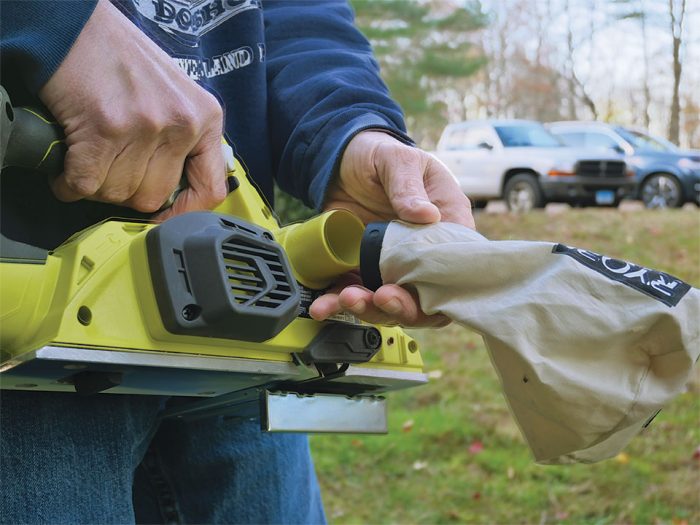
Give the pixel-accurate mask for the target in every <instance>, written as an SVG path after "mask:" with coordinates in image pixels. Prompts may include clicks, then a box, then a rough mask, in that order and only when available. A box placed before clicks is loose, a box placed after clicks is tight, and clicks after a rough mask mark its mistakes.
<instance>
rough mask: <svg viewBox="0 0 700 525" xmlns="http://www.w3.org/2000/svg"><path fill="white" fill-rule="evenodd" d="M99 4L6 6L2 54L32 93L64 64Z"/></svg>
mask: <svg viewBox="0 0 700 525" xmlns="http://www.w3.org/2000/svg"><path fill="white" fill-rule="evenodd" d="M96 5H97V0H64V1H60V2H49V1H28V2H3V5H2V18H3V22H2V32H3V40H4V42H3V45H2V47H3V54H4V55H5V57H6V58H7V60H8V62H10V63H11V64H12V68H13V69H14V70H15V71H19V72H21V75H22V78H23V80H24V81H25V83H26V84H27V86H28V87H29V89H31V90H32V91H33V92H38V91H39V90H40V89H41V87H42V86H43V85H44V84H45V83H46V82H47V81H48V80H49V78H51V75H53V74H54V72H55V71H56V69H57V68H58V66H59V65H60V64H61V62H63V59H64V58H65V57H66V55H67V54H68V52H69V51H70V49H71V47H72V46H73V44H74V43H75V40H76V39H77V38H78V35H79V34H80V32H81V31H82V30H83V27H84V26H85V24H86V23H87V21H88V19H89V18H90V16H91V15H92V13H93V11H94V10H95V6H96Z"/></svg>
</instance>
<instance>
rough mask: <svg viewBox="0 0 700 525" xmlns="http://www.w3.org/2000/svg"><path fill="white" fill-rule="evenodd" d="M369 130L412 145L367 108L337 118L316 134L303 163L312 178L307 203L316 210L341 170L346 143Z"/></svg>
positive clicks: (396, 129) (411, 142)
mask: <svg viewBox="0 0 700 525" xmlns="http://www.w3.org/2000/svg"><path fill="white" fill-rule="evenodd" d="M369 129H371V130H377V131H384V132H386V133H388V134H390V135H392V136H393V137H395V138H396V139H398V140H400V141H401V142H403V143H405V144H408V145H410V146H414V145H415V143H414V142H413V141H412V140H411V138H410V137H409V136H408V135H406V133H404V132H403V131H401V130H400V129H398V128H397V127H396V125H395V124H393V123H392V122H391V121H390V120H388V119H387V118H385V117H383V116H382V115H379V114H377V113H371V112H368V111H367V109H366V108H351V109H349V110H347V111H344V112H343V113H341V114H340V115H336V116H335V117H334V118H332V119H331V120H329V121H328V122H327V123H326V125H325V126H324V127H323V128H322V129H321V130H320V131H319V132H318V133H317V134H316V136H315V137H314V139H313V140H312V141H311V144H309V147H308V148H307V150H306V154H305V155H304V160H303V162H302V165H303V166H304V170H305V171H306V173H314V174H315V176H314V178H313V179H312V180H311V183H310V184H309V191H308V201H309V203H310V204H311V205H312V206H313V207H314V208H315V209H317V210H321V209H322V207H323V203H324V201H325V197H326V191H327V189H328V185H329V183H330V182H331V180H332V178H333V177H334V176H335V175H336V174H337V172H338V169H339V168H340V161H341V159H342V156H343V152H344V151H345V148H346V146H347V145H348V143H349V142H350V141H351V140H352V139H353V137H354V136H355V135H357V134H358V133H360V132H361V131H366V130H369ZM327 130H329V131H327Z"/></svg>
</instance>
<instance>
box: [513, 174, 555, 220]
mask: <svg viewBox="0 0 700 525" xmlns="http://www.w3.org/2000/svg"><path fill="white" fill-rule="evenodd" d="M503 199H504V200H505V201H506V204H507V205H508V209H509V210H510V211H512V212H515V213H526V212H528V211H530V210H532V209H533V208H542V207H543V206H544V205H545V201H544V196H543V195H542V190H541V189H540V185H539V184H538V182H537V179H535V177H533V176H532V175H528V174H525V173H522V174H520V175H515V176H514V177H513V178H511V179H510V180H509V181H508V182H507V183H506V187H505V188H504V190H503Z"/></svg>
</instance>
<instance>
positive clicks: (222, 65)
mask: <svg viewBox="0 0 700 525" xmlns="http://www.w3.org/2000/svg"><path fill="white" fill-rule="evenodd" d="M1 18H2V22H1V24H2V25H1V27H0V30H1V32H0V35H1V36H2V41H1V43H0V52H1V53H2V82H3V85H4V86H5V88H6V89H7V90H8V92H9V94H10V96H11V98H12V99H13V101H14V102H15V103H18V104H20V105H25V104H30V105H31V104H36V103H39V102H40V103H42V104H43V105H44V106H45V107H46V108H47V109H48V111H49V112H50V113H51V114H53V115H54V117H55V118H56V120H57V122H58V123H59V124H61V125H62V126H63V128H64V129H65V133H66V144H67V146H68V151H67V154H66V158H65V167H64V172H63V173H62V174H60V175H59V176H57V177H55V178H52V179H50V180H49V183H48V184H47V183H46V182H45V180H43V179H40V178H37V177H36V176H32V175H31V174H28V173H21V174H20V173H16V170H11V169H6V170H4V172H3V176H2V180H1V181H0V183H1V184H2V191H1V192H0V199H1V205H0V225H1V228H2V234H3V235H5V236H7V237H9V238H11V239H13V240H15V241H19V242H24V243H28V244H32V245H34V246H40V247H43V248H47V249H50V248H52V247H55V246H56V245H58V244H60V242H62V241H63V240H65V239H66V238H67V237H68V236H69V235H70V234H71V233H73V232H75V231H77V230H80V229H81V228H84V227H86V226H88V225H90V224H94V223H95V222H97V221H99V220H102V219H104V218H107V217H110V216H122V217H124V216H144V215H146V216H151V215H152V214H154V213H157V212H158V210H159V209H160V207H161V205H162V203H163V202H164V201H165V200H166V199H167V198H168V196H169V195H170V194H171V192H172V191H173V189H174V188H175V186H176V185H177V183H178V181H179V178H180V175H181V173H183V171H184V173H185V174H186V176H187V180H188V188H187V189H186V190H185V191H183V192H182V193H181V194H180V195H179V196H178V198H177V200H176V201H175V203H174V204H173V206H172V207H171V208H170V209H169V210H167V211H165V212H161V213H159V214H157V215H156V220H166V219H167V218H168V217H170V216H172V215H174V214H179V213H184V212H186V211H191V210H199V209H209V208H212V207H214V206H215V205H216V204H217V203H219V202H220V201H221V200H222V199H223V198H224V197H225V193H226V189H225V187H224V183H223V172H224V160H223V157H222V154H221V149H220V137H221V135H222V133H223V134H224V135H225V136H226V137H227V139H228V141H229V142H230V143H231V144H232V145H233V146H234V148H235V150H236V155H237V156H238V158H239V159H240V160H241V161H242V162H243V163H244V164H245V166H246V169H247V171H248V172H249V173H250V174H251V176H252V177H253V178H254V180H255V181H256V183H257V184H258V186H259V187H260V188H261V190H262V192H263V193H264V194H265V195H266V196H267V197H268V199H269V200H271V198H272V187H273V179H274V180H276V181H277V183H278V184H279V186H280V187H281V188H282V189H283V190H285V191H287V192H289V193H291V194H292V195H295V196H296V197H299V198H301V199H302V200H303V201H304V202H305V203H307V204H308V205H311V206H313V207H315V208H317V209H319V210H321V209H327V208H335V207H342V208H346V209H350V210H351V211H353V212H355V213H356V214H357V215H358V216H360V217H361V218H362V220H363V221H365V222H369V221H372V220H377V219H383V220H386V219H391V218H395V217H398V218H401V219H403V220H405V221H408V222H413V223H419V224H420V223H432V222H437V221H440V220H442V221H450V222H455V223H459V224H463V225H466V226H469V227H474V221H473V219H472V216H471V211H470V205H469V201H468V199H467V198H466V197H465V196H464V195H463V194H462V192H461V191H460V190H459V188H458V186H457V184H456V182H455V181H454V179H453V178H452V176H451V175H450V174H449V172H448V171H447V169H446V168H445V167H444V166H443V165H442V164H440V163H439V162H438V161H436V160H435V159H434V158H433V157H431V156H430V155H428V154H427V153H425V152H423V151H421V150H420V149H418V148H416V147H415V146H414V144H413V143H412V142H411V140H410V138H409V137H408V136H407V135H406V131H405V124H404V122H403V117H402V115H401V111H400V109H399V107H398V106H397V105H396V103H395V102H393V101H392V100H391V98H390V97H389V94H388V91H387V89H386V86H385V85H384V84H383V83H382V81H381V79H380V76H379V72H378V66H377V64H376V62H375V60H374V59H373V57H372V54H371V48H370V46H369V44H368V42H367V41H366V40H365V39H364V38H363V37H362V35H361V34H360V33H359V31H357V30H356V29H355V28H354V26H353V15H352V11H351V9H350V7H349V6H348V5H347V3H346V2H345V0H327V1H322V2H314V3H311V2H308V1H305V0H300V1H296V0H283V1H274V0H269V1H268V0H266V1H264V2H261V1H260V0H201V1H198V2H191V1H185V0H153V1H147V0H118V1H115V2H114V3H110V2H108V1H107V0H96V1H95V0H90V1H61V2H46V1H22V2H20V1H17V2H15V1H3V3H2V17H1ZM224 108H225V109H224ZM341 310H345V311H349V312H352V313H354V314H356V315H358V316H359V317H360V318H362V319H364V320H367V321H370V322H375V323H401V324H404V325H414V326H431V325H439V324H442V323H444V322H445V318H444V317H442V316H440V315H437V316H428V315H425V314H424V313H423V312H422V311H421V310H420V306H419V304H418V302H417V299H416V298H415V297H414V296H413V295H412V294H411V292H410V291H407V290H405V289H403V288H401V287H398V286H394V285H387V286H383V287H381V288H380V289H378V290H377V291H376V292H371V291H369V290H367V289H364V288H362V287H361V286H357V285H356V284H355V282H354V281H353V280H352V278H348V279H347V280H344V281H342V282H340V283H339V284H338V286H337V287H336V288H335V289H334V290H332V291H331V292H330V293H328V294H325V295H324V296H322V297H320V298H318V299H317V300H316V302H315V303H314V305H313V306H312V312H311V313H312V315H313V316H314V317H315V318H316V319H319V320H323V319H325V318H327V317H329V316H331V315H333V314H334V313H337V312H339V311H341ZM166 402H168V400H167V399H163V398H160V397H156V396H128V395H119V396H116V395H115V396H107V395H105V396H95V397H79V396H76V395H72V394H58V393H42V392H16V391H2V398H1V405H0V447H1V448H0V461H1V463H0V483H1V484H2V487H3V490H2V491H0V522H2V523H39V522H51V523H76V522H91V523H111V522H120V523H129V522H139V523H163V522H167V523H171V522H172V523H179V522H198V523H234V522H235V523H243V522H255V523H277V522H287V523H314V522H323V521H324V520H325V517H324V515H323V509H322V505H321V499H320V495H319V489H318V484H317V481H316V478H315V474H314V471H313V465H312V463H311V460H310V456H309V451H308V443H307V441H306V439H305V437H303V436H298V435H267V434H262V433H260V431H259V428H258V425H257V424H256V423H255V422H251V421H239V420H230V419H229V420H225V419H222V418H211V419H208V420H205V421H198V422H196V423H183V422H176V421H164V422H160V421H159V420H158V414H159V413H160V412H161V411H162V409H163V407H164V405H165V403H166Z"/></svg>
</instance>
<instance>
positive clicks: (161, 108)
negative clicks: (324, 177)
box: [39, 0, 226, 219]
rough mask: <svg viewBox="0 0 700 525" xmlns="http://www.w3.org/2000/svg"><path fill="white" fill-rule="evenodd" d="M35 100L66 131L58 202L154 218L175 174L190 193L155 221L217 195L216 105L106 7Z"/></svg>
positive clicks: (220, 195)
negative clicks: (95, 204) (112, 207)
mask: <svg viewBox="0 0 700 525" xmlns="http://www.w3.org/2000/svg"><path fill="white" fill-rule="evenodd" d="M39 96H40V98H41V100H42V101H43V102H44V104H45V105H46V107H47V108H48V109H49V111H51V113H52V114H53V116H54V117H55V118H56V120H57V122H58V123H59V124H61V125H62V126H63V128H64V130H65V133H66V145H67V146H68V152H67V154H66V159H65V171H64V173H63V174H62V175H60V176H58V177H56V178H55V179H53V180H52V181H51V185H52V189H53V192H54V194H55V195H56V197H57V198H59V199H61V200H63V201H75V200H79V199H91V200H96V201H101V202H109V203H113V204H119V205H123V206H128V207H130V208H134V209H136V210H138V211H142V212H155V211H157V210H158V209H159V208H160V207H161V205H162V204H163V203H164V202H165V201H166V200H167V199H168V198H169V196H170V195H171V193H172V192H173V190H174V189H175V188H176V187H177V185H178V183H179V181H180V177H181V176H182V174H183V170H184V172H186V174H187V179H188V183H189V187H188V188H187V189H186V190H184V191H183V192H182V193H180V195H179V196H178V198H177V200H176V202H175V204H174V205H173V206H172V208H170V209H169V210H168V211H167V212H165V213H164V214H161V216H160V218H161V219H164V218H166V217H167V216H170V215H173V214H177V213H182V212H184V211H189V210H195V209H207V208H212V207H214V206H216V205H217V204H218V203H219V202H221V201H222V200H223V199H224V198H225V196H226V187H225V182H224V178H225V177H224V173H225V167H224V159H223V154H222V152H221V133H222V126H223V117H222V109H221V106H220V105H219V103H218V101H217V100H216V98H215V97H214V96H212V95H211V94H209V93H208V92H206V91H205V90H204V89H202V88H201V87H199V86H198V85H197V84H196V83H195V82H193V81H192V80H190V79H189V78H188V77H187V76H186V75H185V74H184V73H183V72H182V71H181V70H180V69H179V68H178V67H177V65H176V64H175V63H174V61H173V60H172V59H171V58H170V57H169V56H168V55H167V54H166V53H164V52H163V51H162V50H161V49H160V48H159V47H158V46H157V45H156V44H154V43H153V42H152V41H151V40H150V39H149V38H148V37H147V36H145V35H144V34H143V33H142V32H141V31H139V29H137V28H136V27H135V26H134V25H133V24H132V23H131V22H129V20H128V19H127V18H125V17H124V16H123V15H122V14H121V13H120V12H119V11H118V10H117V9H116V8H115V7H114V6H112V4H110V3H109V1H107V0H100V2H99V3H98V4H97V7H96V8H95V12H94V13H93V14H92V16H91V17H90V19H89V20H88V22H87V24H86V25H85V27H84V28H83V31H82V32H81V33H80V35H79V36H78V39H77V40H76V42H75V44H74V46H73V47H72V48H71V50H70V52H69V53H68V55H67V56H66V58H65V60H64V61H63V63H62V64H61V66H60V67H59V68H58V69H57V70H56V72H55V73H54V75H53V76H52V77H51V78H50V79H49V81H48V82H47V83H46V85H45V86H44V87H43V88H42V89H41V92H40V93H39Z"/></svg>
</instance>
